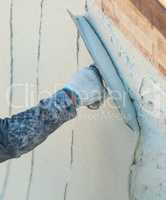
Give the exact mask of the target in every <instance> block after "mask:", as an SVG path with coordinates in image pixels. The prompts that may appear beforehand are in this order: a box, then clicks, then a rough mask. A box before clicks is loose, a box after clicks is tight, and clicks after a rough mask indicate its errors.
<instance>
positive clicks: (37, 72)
mask: <svg viewBox="0 0 166 200" xmlns="http://www.w3.org/2000/svg"><path fill="white" fill-rule="evenodd" d="M44 3H45V0H41V2H40V23H39V32H38V46H37V66H36V101H37V102H38V100H39V90H40V81H39V64H40V55H41V38H42V25H43V9H44ZM34 166H35V151H32V155H31V168H30V175H29V181H28V189H27V195H26V200H29V199H30V193H31V188H32V180H33V174H34Z"/></svg>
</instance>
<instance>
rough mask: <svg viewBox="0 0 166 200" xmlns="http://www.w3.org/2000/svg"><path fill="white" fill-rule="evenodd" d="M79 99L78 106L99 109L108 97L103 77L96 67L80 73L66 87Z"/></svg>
mask: <svg viewBox="0 0 166 200" xmlns="http://www.w3.org/2000/svg"><path fill="white" fill-rule="evenodd" d="M64 88H65V89H67V90H70V91H72V92H74V93H75V94H76V95H77V97H78V106H87V107H88V108H90V109H97V108H98V107H99V106H100V104H101V103H102V102H103V100H104V98H105V97H106V94H107V92H106V89H105V87H104V85H103V81H102V78H101V75H100V73H99V71H98V70H97V68H96V67H95V66H94V65H91V66H90V67H86V68H83V69H81V70H80V71H78V72H77V73H76V74H75V75H74V76H73V78H72V79H71V81H70V82H69V83H68V84H66V85H65V87H64Z"/></svg>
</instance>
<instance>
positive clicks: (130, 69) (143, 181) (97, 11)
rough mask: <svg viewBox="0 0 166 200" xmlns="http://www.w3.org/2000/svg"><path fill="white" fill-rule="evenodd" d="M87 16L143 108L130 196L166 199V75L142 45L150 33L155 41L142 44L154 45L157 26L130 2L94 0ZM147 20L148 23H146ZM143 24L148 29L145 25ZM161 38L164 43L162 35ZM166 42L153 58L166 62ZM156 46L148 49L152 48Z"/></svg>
mask: <svg viewBox="0 0 166 200" xmlns="http://www.w3.org/2000/svg"><path fill="white" fill-rule="evenodd" d="M137 2H138V1H137ZM129 5H131V6H129ZM125 7H126V9H124V8H125ZM137 15H139V16H140V17H141V19H142V20H141V21H140V18H139V17H137ZM132 16H133V18H132ZM87 18H88V20H89V21H90V23H91V24H92V26H93V27H94V28H95V30H96V33H98V35H99V36H100V39H101V40H102V42H103V44H104V45H105V47H106V48H107V51H108V52H109V54H110V55H111V58H112V60H113V61H114V64H115V67H116V70H117V72H118V74H119V76H120V77H121V80H122V81H123V83H124V84H125V86H126V89H127V91H128V93H129V94H130V97H131V98H132V101H133V103H134V105H135V108H136V112H137V119H138V122H139V125H140V136H139V140H138V143H137V148H136V150H135V154H134V155H135V156H134V159H133V163H132V166H131V168H130V178H129V193H130V200H136V199H137V200H165V196H166V181H165V180H166V179H165V174H166V134H165V133H166V104H165V102H166V87H165V86H166V79H165V74H164V73H163V71H162V70H159V68H158V67H156V65H155V64H156V62H154V59H149V57H148V56H145V55H144V51H143V49H140V48H139V47H138V46H137V42H138V41H140V38H143V36H145V35H146V34H147V36H146V37H149V41H148V40H146V37H144V40H141V42H142V44H143V42H144V41H145V43H144V45H143V46H146V45H147V43H146V42H148V43H149V44H153V43H154V41H155V40H153V39H152V38H151V37H150V36H149V34H148V33H151V32H147V33H146V30H147V29H146V28H147V27H148V26H149V27H151V29H152V30H155V27H154V26H153V25H152V24H150V22H149V21H148V23H149V24H148V23H147V19H145V20H146V23H145V21H144V20H143V16H142V15H141V13H140V12H139V10H137V9H136V7H134V6H133V4H132V2H131V1H130V0H116V1H111V0H88V2H87ZM144 23H145V24H146V25H147V27H145V26H142V25H143V24H144ZM145 24H144V25H145ZM140 26H141V28H142V27H145V28H142V29H140ZM149 27H148V28H149ZM145 33H146V34H145ZM133 38H135V39H134V40H133ZM155 39H157V41H159V40H158V35H156V36H155ZM165 42H166V40H165V38H164V37H163V39H162V43H160V44H162V45H163V47H164V48H160V51H161V52H162V54H160V55H158V54H157V53H156V52H157V51H155V46H154V45H152V47H153V50H154V52H153V54H152V55H151V56H152V58H153V57H154V56H155V57H154V58H159V59H163V58H164V59H163V61H164V62H165V61H166V57H165V54H164V49H165V47H166V45H165V44H166V43H165ZM146 47H147V46H146ZM150 47H151V45H150V46H149V48H147V50H151V48H150ZM162 55H164V57H162ZM164 66H165V65H164Z"/></svg>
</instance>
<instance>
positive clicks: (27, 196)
mask: <svg viewBox="0 0 166 200" xmlns="http://www.w3.org/2000/svg"><path fill="white" fill-rule="evenodd" d="M34 162H35V152H34V151H32V157H31V170H30V176H29V182H28V189H27V195H26V200H29V199H30V193H31V186H32V179H33V172H34Z"/></svg>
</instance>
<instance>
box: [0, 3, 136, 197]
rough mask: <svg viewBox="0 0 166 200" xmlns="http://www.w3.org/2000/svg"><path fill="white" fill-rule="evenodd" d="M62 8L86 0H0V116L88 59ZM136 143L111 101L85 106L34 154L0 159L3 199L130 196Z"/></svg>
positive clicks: (28, 102) (27, 103) (79, 7)
mask: <svg viewBox="0 0 166 200" xmlns="http://www.w3.org/2000/svg"><path fill="white" fill-rule="evenodd" d="M67 8H68V9H71V10H72V11H73V12H75V13H79V12H82V11H83V9H84V1H83V0H79V1H78V0H71V1H65V0H61V1H55V0H41V1H40V0H35V1H34V0H29V1H27V0H0V25H1V26H0V52H1V53H0V75H1V79H0V81H1V84H0V95H1V98H0V108H1V109H0V110H1V117H5V116H8V115H10V114H11V113H16V112H19V111H22V110H24V109H27V108H29V107H31V106H32V105H34V104H36V103H37V99H41V98H43V97H46V96H48V95H50V94H52V93H53V92H54V91H55V90H57V89H58V88H61V87H62V86H63V84H64V83H66V82H67V81H68V80H69V79H70V77H71V75H72V74H73V73H74V72H75V71H76V70H78V69H79V68H80V67H83V66H85V65H87V64H90V63H91V59H90V57H89V55H88V53H87V51H86V49H85V47H84V46H83V44H82V42H81V41H79V40H77V39H78V37H77V32H76V29H75V27H74V25H73V23H72V21H71V19H70V17H69V16H68V14H67V12H66V9H67ZM78 61H79V62H78ZM11 84H13V86H14V87H13V89H12V92H11V93H10V99H9V101H8V100H7V96H8V93H9V92H10V90H9V88H10V85H11ZM11 105H14V106H13V107H11ZM135 142H136V136H134V135H133V134H132V133H131V131H130V130H129V129H128V128H127V126H126V125H125V124H124V123H123V121H122V119H121V116H120V115H119V113H118V111H117V110H116V109H115V106H114V105H113V104H112V103H111V100H110V99H109V100H108V101H107V102H106V104H105V105H103V107H102V108H101V109H100V110H98V111H89V110H88V109H86V108H82V109H81V110H80V111H79V113H78V117H77V118H76V119H75V120H73V121H71V122H68V123H66V124H65V125H64V126H63V127H61V128H60V129H59V130H57V131H56V133H54V134H52V136H50V137H49V138H48V140H47V141H46V142H45V143H43V144H42V145H41V146H40V147H38V148H37V149H36V150H35V151H34V152H33V153H29V154H26V155H25V156H23V157H22V158H20V159H18V160H12V161H11V162H9V163H4V164H1V165H0V200H11V199H12V200H24V199H25V200H39V199H40V200H45V199H48V200H85V199H86V200H93V199H95V200H111V199H117V200H119V199H123V200H127V199H128V173H129V165H130V163H131V160H132V155H133V151H134V147H135Z"/></svg>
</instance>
